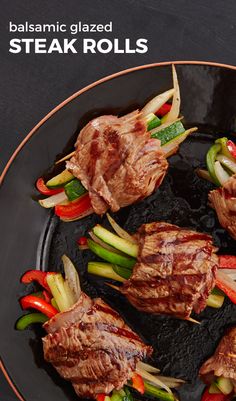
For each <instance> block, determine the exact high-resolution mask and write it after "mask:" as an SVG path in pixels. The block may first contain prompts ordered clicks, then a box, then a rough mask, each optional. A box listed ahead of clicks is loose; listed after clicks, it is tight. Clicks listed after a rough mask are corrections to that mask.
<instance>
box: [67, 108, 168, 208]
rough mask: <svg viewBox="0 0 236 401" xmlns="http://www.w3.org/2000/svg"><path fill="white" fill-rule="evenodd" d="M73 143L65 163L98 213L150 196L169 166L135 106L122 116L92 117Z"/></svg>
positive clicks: (157, 142)
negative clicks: (85, 191) (86, 191)
mask: <svg viewBox="0 0 236 401" xmlns="http://www.w3.org/2000/svg"><path fill="white" fill-rule="evenodd" d="M75 146H76V152H75V155H74V156H73V157H72V158H71V160H70V161H68V162H67V165H66V167H67V169H68V170H70V171H71V172H72V173H73V175H74V176H75V177H77V178H79V179H80V180H81V182H82V184H83V185H84V187H85V188H86V189H87V190H88V191H89V196H90V198H91V203H92V207H93V209H94V211H95V213H97V214H103V213H105V212H106V211H107V210H108V209H109V208H110V209H111V210H112V211H114V212H115V211H117V210H119V209H120V208H121V207H124V206H127V205H131V204H132V203H134V202H136V201H138V200H140V199H143V198H145V197H147V196H149V195H150V194H151V193H152V192H153V191H154V190H155V188H156V187H157V186H159V185H160V184H161V182H162V180H163V178H164V176H165V173H166V170H167V167H168V163H167V161H166V159H165V156H164V154H163V152H162V150H161V147H160V141H159V140H158V139H151V138H150V133H148V132H147V131H146V124H145V123H144V122H143V121H142V120H141V119H140V118H139V112H138V110H137V111H135V112H133V113H131V114H128V115H126V116H124V117H121V118H118V117H116V116H112V115H107V116H101V117H98V118H95V119H94V120H92V121H90V122H89V123H88V124H87V125H86V126H85V127H84V128H83V129H82V130H81V132H80V134H79V136H78V139H77V142H76V144H75Z"/></svg>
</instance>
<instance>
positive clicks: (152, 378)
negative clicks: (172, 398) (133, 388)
mask: <svg viewBox="0 0 236 401" xmlns="http://www.w3.org/2000/svg"><path fill="white" fill-rule="evenodd" d="M136 372H137V373H138V374H139V375H140V376H142V378H143V379H145V380H147V381H149V382H150V383H152V384H154V385H155V386H157V387H160V388H164V389H165V390H166V391H167V392H168V393H170V394H172V391H171V389H170V387H168V386H167V385H166V384H165V383H163V382H162V381H161V380H159V379H158V378H157V377H156V376H153V375H151V374H150V373H148V372H147V371H145V370H142V369H139V368H137V369H136Z"/></svg>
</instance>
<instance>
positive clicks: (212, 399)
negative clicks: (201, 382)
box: [201, 388, 232, 401]
mask: <svg viewBox="0 0 236 401" xmlns="http://www.w3.org/2000/svg"><path fill="white" fill-rule="evenodd" d="M208 390H209V389H208V388H206V390H205V391H204V393H203V395H202V398H201V401H230V400H231V399H232V395H225V394H223V393H217V394H210V393H209V391H208Z"/></svg>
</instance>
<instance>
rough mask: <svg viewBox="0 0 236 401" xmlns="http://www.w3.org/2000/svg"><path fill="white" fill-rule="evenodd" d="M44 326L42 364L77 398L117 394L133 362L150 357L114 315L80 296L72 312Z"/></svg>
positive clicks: (98, 302) (102, 304)
mask: <svg viewBox="0 0 236 401" xmlns="http://www.w3.org/2000/svg"><path fill="white" fill-rule="evenodd" d="M44 327H45V329H46V330H47V332H48V335H47V336H46V337H44V338H43V349H44V357H45V359H46V360H47V361H48V362H51V363H52V364H53V366H54V367H55V368H56V370H57V371H58V373H59V374H60V375H61V376H62V377H63V378H65V379H66V380H69V381H71V382H72V384H73V386H74V389H75V391H76V393H77V394H78V395H79V396H81V397H90V398H91V397H92V398H95V397H96V395H97V394H98V393H105V394H108V393H110V392H111V391H112V390H113V389H117V390H119V389H120V388H122V387H123V386H124V384H126V383H127V381H128V380H129V379H130V378H131V376H132V374H133V372H134V371H135V369H136V364H137V362H138V361H140V360H142V359H143V358H145V357H147V356H149V355H150V354H151V353H152V348H151V347H149V346H147V345H145V344H144V343H143V342H142V340H141V339H140V337H139V336H138V335H137V334H136V333H134V332H133V331H132V330H131V329H130V328H129V327H128V326H127V325H126V324H125V322H124V321H123V319H122V318H121V317H120V315H119V314H118V313H117V312H115V311H113V309H112V308H110V307H109V306H108V305H107V304H106V303H105V302H103V301H102V300H101V299H99V298H98V299H95V300H91V299H90V298H89V297H87V296H86V295H85V294H84V293H81V298H80V299H79V301H78V302H77V303H76V304H75V305H74V306H73V308H71V309H70V310H68V311H66V312H62V313H58V315H56V316H55V317H54V318H52V319H50V321H49V322H47V323H45V325H44Z"/></svg>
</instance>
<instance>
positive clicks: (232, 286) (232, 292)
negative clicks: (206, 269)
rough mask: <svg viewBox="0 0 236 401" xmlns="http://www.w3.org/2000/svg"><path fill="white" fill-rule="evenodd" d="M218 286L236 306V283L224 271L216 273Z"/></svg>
mask: <svg viewBox="0 0 236 401" xmlns="http://www.w3.org/2000/svg"><path fill="white" fill-rule="evenodd" d="M216 286H217V287H218V288H219V289H220V290H221V291H223V292H224V293H225V294H226V295H227V297H229V299H230V300H231V301H232V302H233V303H234V304H236V283H235V282H234V280H232V278H230V277H229V276H227V274H225V273H223V272H222V271H219V270H218V271H217V272H216Z"/></svg>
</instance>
